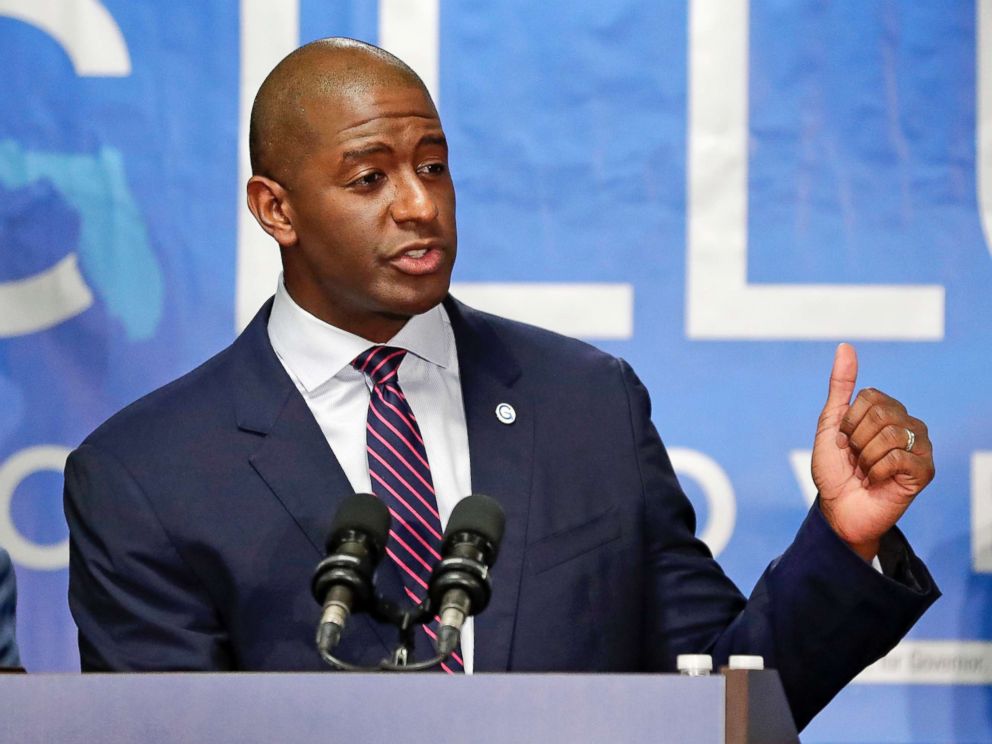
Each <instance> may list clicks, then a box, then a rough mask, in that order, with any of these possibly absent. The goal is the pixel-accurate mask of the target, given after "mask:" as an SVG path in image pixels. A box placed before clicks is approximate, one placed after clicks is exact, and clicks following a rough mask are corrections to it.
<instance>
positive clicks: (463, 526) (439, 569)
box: [428, 494, 506, 656]
mask: <svg viewBox="0 0 992 744" xmlns="http://www.w3.org/2000/svg"><path fill="white" fill-rule="evenodd" d="M505 523H506V517H505V515H504V514H503V507H501V506H500V505H499V502H497V501H496V500H495V499H492V498H490V497H488V496H484V495H482V494H474V495H472V496H467V497H465V498H464V499H462V500H461V501H459V502H458V503H457V504H455V508H454V509H453V510H452V512H451V518H450V519H449V520H448V528H447V529H446V530H445V531H444V538H443V540H442V542H441V555H442V559H441V561H440V563H438V564H437V566H435V567H434V572H433V573H432V574H431V578H430V588H429V590H428V594H429V596H430V598H431V604H432V606H434V607H437V608H438V614H439V615H440V617H441V622H440V624H439V627H438V633H437V651H438V654H441V655H442V656H447V655H448V654H450V653H451V652H452V651H454V650H455V646H457V645H458V638H459V636H460V635H461V629H462V625H463V624H464V622H465V618H466V617H468V616H469V615H476V614H478V613H480V612H482V611H483V610H484V609H486V606H487V605H488V604H489V598H490V596H492V579H491V578H490V575H489V569H490V568H491V567H492V565H493V564H494V563H495V562H496V556H497V555H498V553H499V543H500V540H502V539H503V528H504V526H505Z"/></svg>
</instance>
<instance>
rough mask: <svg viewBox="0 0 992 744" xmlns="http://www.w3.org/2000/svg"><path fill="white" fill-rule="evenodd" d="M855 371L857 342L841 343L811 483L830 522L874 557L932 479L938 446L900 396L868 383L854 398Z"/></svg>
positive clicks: (848, 540)
mask: <svg viewBox="0 0 992 744" xmlns="http://www.w3.org/2000/svg"><path fill="white" fill-rule="evenodd" d="M857 377H858V357H857V354H856V353H855V351H854V347H853V346H851V345H850V344H841V345H840V346H838V347H837V352H836V354H835V355H834V365H833V370H832V371H831V373H830V390H829V393H828V395H827V402H826V405H824V407H823V412H822V413H821V414H820V420H819V423H818V424H817V429H816V439H815V441H814V443H813V482H814V483H815V484H816V487H817V489H819V492H820V509H821V510H822V511H823V515H824V516H825V517H826V519H827V522H829V523H830V526H831V527H833V529H834V531H835V532H836V533H837V534H838V535H839V536H840V538H841V539H842V540H844V541H845V542H846V543H848V545H850V546H851V547H852V548H853V549H854V550H855V551H856V552H857V553H858V554H859V555H861V557H863V558H864V559H865V560H868V561H870V560H871V559H872V558H874V557H875V555H877V553H878V544H879V539H880V538H881V537H882V535H884V534H885V533H886V532H887V531H888V530H889V529H890V528H891V527H892V526H893V525H894V524H895V523H896V521H897V520H898V519H899V517H901V516H902V515H903V512H905V511H906V509H907V508H909V505H910V504H911V503H912V502H913V499H914V498H915V497H916V494H918V493H919V492H920V491H922V490H923V488H924V487H925V486H926V485H927V484H928V483H929V482H930V481H931V480H933V475H934V467H933V448H932V447H931V445H930V437H929V435H928V433H927V427H926V424H924V423H923V422H922V421H920V420H919V419H917V418H913V417H912V416H910V415H909V414H908V413H907V412H906V407H905V406H904V405H903V404H902V403H900V402H899V401H898V400H896V399H895V398H891V397H889V396H888V395H886V394H885V393H883V392H881V391H879V390H875V389H874V388H865V389H864V390H862V391H860V392H859V393H858V395H857V397H856V398H855V399H854V402H853V403H852V402H851V395H852V394H853V393H854V386H855V383H856V381H857Z"/></svg>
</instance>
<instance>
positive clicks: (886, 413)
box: [840, 388, 915, 451]
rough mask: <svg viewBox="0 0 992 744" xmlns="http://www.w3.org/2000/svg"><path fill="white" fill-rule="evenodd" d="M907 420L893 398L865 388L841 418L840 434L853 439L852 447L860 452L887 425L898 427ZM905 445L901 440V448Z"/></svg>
mask: <svg viewBox="0 0 992 744" xmlns="http://www.w3.org/2000/svg"><path fill="white" fill-rule="evenodd" d="M908 418H909V415H908V414H907V413H906V407H905V406H904V405H903V404H902V403H900V402H899V401H897V400H896V399H895V398H892V397H890V396H888V395H886V394H885V393H883V392H882V391H881V390H876V389H875V388H865V389H864V390H862V391H861V392H860V393H858V395H857V397H856V398H855V399H854V401H853V402H852V403H851V406H850V407H849V408H848V409H847V413H845V414H844V415H843V417H842V418H841V420H840V433H841V434H844V435H846V436H847V437H848V438H849V439H850V438H853V441H852V445H853V446H854V447H856V448H857V449H858V450H859V451H860V450H862V449H864V448H865V445H867V444H868V442H869V441H870V440H871V439H873V438H874V437H875V435H876V434H878V432H879V431H880V430H881V429H882V427H884V426H887V425H889V424H895V425H899V424H900V422H904V420H905V419H908ZM901 425H902V426H905V425H906V424H905V423H902V424H901ZM859 429H860V431H859ZM914 431H915V429H914ZM905 445H906V442H905V440H903V446H905Z"/></svg>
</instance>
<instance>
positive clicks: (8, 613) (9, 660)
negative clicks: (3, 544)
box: [0, 548, 21, 667]
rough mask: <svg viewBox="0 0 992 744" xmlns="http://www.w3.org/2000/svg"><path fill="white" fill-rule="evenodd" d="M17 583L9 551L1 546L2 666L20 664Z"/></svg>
mask: <svg viewBox="0 0 992 744" xmlns="http://www.w3.org/2000/svg"><path fill="white" fill-rule="evenodd" d="M16 606H17V585H16V579H15V578H14V566H13V565H12V564H11V562H10V556H9V555H7V551H6V550H4V549H3V548H0V667H16V666H20V663H21V660H20V657H19V656H18V653H17V642H16V640H15V638H16V635H15V626H16V623H15V617H16V612H15V608H16Z"/></svg>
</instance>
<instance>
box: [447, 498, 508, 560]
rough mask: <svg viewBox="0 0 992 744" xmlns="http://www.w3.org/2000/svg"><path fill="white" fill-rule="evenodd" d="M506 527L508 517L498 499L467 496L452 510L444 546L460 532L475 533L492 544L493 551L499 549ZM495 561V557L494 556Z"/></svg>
mask: <svg viewBox="0 0 992 744" xmlns="http://www.w3.org/2000/svg"><path fill="white" fill-rule="evenodd" d="M505 526H506V515H505V514H504V513H503V507H502V506H500V505H499V502H498V501H496V499H493V498H490V497H489V496H485V495H484V494H481V493H476V494H472V495H471V496H466V497H465V498H463V499H462V500H461V501H459V502H458V503H457V504H455V508H454V509H452V510H451V517H450V518H449V519H448V527H447V529H446V530H445V531H444V544H445V546H447V545H448V543H449V540H450V539H451V538H452V537H454V536H455V535H456V534H458V533H459V532H474V533H476V534H478V535H482V537H484V538H485V539H486V540H487V541H489V542H490V543H492V546H493V549H494V550H498V549H499V543H500V541H501V540H502V539H503V528H504V527H505ZM493 558H494V559H495V555H494V556H493Z"/></svg>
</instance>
